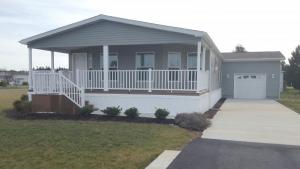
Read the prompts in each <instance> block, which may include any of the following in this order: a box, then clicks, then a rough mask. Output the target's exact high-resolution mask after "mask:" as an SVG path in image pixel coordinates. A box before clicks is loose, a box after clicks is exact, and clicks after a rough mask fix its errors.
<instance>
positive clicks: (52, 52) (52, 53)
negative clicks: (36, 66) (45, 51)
mask: <svg viewBox="0 0 300 169" xmlns="http://www.w3.org/2000/svg"><path fill="white" fill-rule="evenodd" d="M51 70H52V72H54V71H55V68H54V51H51Z"/></svg>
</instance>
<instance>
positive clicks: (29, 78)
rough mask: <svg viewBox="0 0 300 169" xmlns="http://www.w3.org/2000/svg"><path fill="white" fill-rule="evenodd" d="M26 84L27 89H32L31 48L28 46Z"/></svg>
mask: <svg viewBox="0 0 300 169" xmlns="http://www.w3.org/2000/svg"><path fill="white" fill-rule="evenodd" d="M28 59H29V60H28V61H29V65H28V85H29V90H32V89H33V88H32V85H33V84H32V83H33V82H32V48H31V47H29V46H28Z"/></svg>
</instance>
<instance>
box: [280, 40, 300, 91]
mask: <svg viewBox="0 0 300 169" xmlns="http://www.w3.org/2000/svg"><path fill="white" fill-rule="evenodd" d="M282 69H283V71H285V72H284V80H285V82H286V83H287V85H288V86H292V87H294V88H295V89H298V90H300V45H299V46H297V47H296V49H295V50H294V51H293V52H292V57H291V58H290V59H289V64H285V63H284V62H282Z"/></svg>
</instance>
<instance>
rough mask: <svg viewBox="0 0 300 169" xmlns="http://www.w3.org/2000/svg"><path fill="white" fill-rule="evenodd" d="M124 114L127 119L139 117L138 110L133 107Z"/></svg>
mask: <svg viewBox="0 0 300 169" xmlns="http://www.w3.org/2000/svg"><path fill="white" fill-rule="evenodd" d="M124 114H125V115H126V116H127V117H129V118H136V117H139V112H138V109H137V108H135V107H131V108H129V109H127V110H125V112H124Z"/></svg>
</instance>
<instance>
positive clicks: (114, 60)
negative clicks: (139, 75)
mask: <svg viewBox="0 0 300 169" xmlns="http://www.w3.org/2000/svg"><path fill="white" fill-rule="evenodd" d="M100 62H101V68H102V69H103V55H102V54H101V55H100ZM108 65H109V70H116V69H118V66H119V65H118V53H109V56H108Z"/></svg>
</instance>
